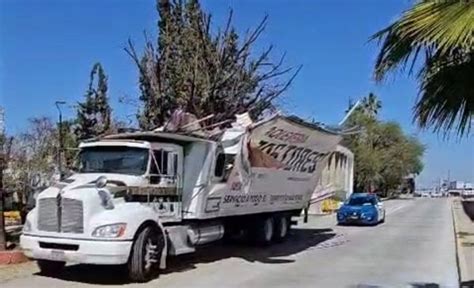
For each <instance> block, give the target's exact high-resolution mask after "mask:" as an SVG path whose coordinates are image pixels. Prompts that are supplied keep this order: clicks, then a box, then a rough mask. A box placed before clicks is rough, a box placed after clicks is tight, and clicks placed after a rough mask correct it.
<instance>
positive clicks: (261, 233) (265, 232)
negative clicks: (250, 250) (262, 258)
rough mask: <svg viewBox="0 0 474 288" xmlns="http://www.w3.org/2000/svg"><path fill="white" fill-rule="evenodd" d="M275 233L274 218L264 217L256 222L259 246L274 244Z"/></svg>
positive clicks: (256, 238)
mask: <svg viewBox="0 0 474 288" xmlns="http://www.w3.org/2000/svg"><path fill="white" fill-rule="evenodd" d="M274 231H275V223H274V220H273V217H263V218H261V219H260V220H259V221H257V222H256V226H255V229H254V233H255V240H256V242H257V244H259V245H263V246H266V245H269V244H270V243H271V242H272V239H273V235H274Z"/></svg>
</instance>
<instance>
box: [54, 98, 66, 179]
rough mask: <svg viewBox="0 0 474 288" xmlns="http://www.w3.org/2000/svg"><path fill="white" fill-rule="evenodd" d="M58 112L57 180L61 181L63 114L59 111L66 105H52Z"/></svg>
mask: <svg viewBox="0 0 474 288" xmlns="http://www.w3.org/2000/svg"><path fill="white" fill-rule="evenodd" d="M54 104H55V105H56V108H57V109H58V112H59V133H58V136H59V139H58V141H59V151H58V170H59V180H63V167H62V156H63V148H64V147H63V113H62V111H61V106H60V105H64V104H66V102H64V101H56V102H55V103H54Z"/></svg>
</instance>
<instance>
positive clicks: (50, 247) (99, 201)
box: [20, 115, 341, 282]
mask: <svg viewBox="0 0 474 288" xmlns="http://www.w3.org/2000/svg"><path fill="white" fill-rule="evenodd" d="M340 140H341V135H340V134H339V133H337V132H334V131H330V130H327V129H325V128H323V127H321V126H319V125H315V124H309V123H305V122H303V121H301V120H298V119H295V118H292V117H284V116H278V115H277V116H274V117H271V118H269V119H266V120H264V121H261V122H257V123H252V124H251V125H246V126H245V125H244V126H242V125H233V127H232V128H228V129H224V130H222V131H221V132H220V133H217V134H215V133H214V134H212V135H208V136H206V137H203V136H202V135H200V136H196V135H193V134H192V133H180V132H174V133H170V132H166V131H151V132H130V133H121V134H115V135H109V136H106V137H103V138H101V139H98V140H94V141H88V142H85V143H82V144H81V145H80V154H79V167H78V169H77V171H76V173H74V174H73V175H72V176H70V177H68V178H66V179H64V180H62V181H59V182H58V183H55V184H54V185H52V186H51V187H48V188H47V189H46V190H44V191H42V192H41V193H39V194H38V196H37V199H36V207H35V208H34V209H33V210H32V211H31V212H30V213H29V214H28V216H27V219H26V223H25V225H24V230H23V235H22V236H21V239H20V243H21V247H22V248H23V251H24V253H25V255H27V256H28V257H30V258H32V259H35V260H37V263H38V266H39V268H40V269H41V271H42V272H43V273H45V274H49V275H54V274H55V273H58V272H59V271H60V270H61V269H62V268H63V267H64V265H65V263H68V262H71V263H85V264H103V265H127V266H126V267H127V269H128V273H129V276H130V278H131V280H133V281H137V282H143V281H147V280H149V279H150V278H152V277H154V276H155V275H156V273H157V272H158V271H159V269H160V268H164V267H165V265H166V259H167V257H169V256H172V255H180V254H185V253H192V252H194V251H195V250H196V249H198V248H199V246H200V245H203V244H207V243H210V242H213V241H217V240H220V239H222V238H224V237H234V236H235V235H245V236H246V237H249V238H250V239H251V240H252V241H253V242H255V243H258V244H260V245H269V244H271V243H273V242H280V241H283V240H285V239H286V238H287V236H288V231H289V229H290V227H291V223H292V220H291V217H292V216H297V215H300V213H301V211H302V209H304V208H307V206H308V203H309V200H310V198H311V195H312V193H313V191H314V189H315V187H316V184H317V181H318V179H319V177H320V175H321V171H322V169H323V167H324V166H325V165H326V161H327V159H328V156H329V155H330V153H332V152H333V151H335V149H336V146H337V144H338V143H339V142H340Z"/></svg>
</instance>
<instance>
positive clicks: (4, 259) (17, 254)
mask: <svg viewBox="0 0 474 288" xmlns="http://www.w3.org/2000/svg"><path fill="white" fill-rule="evenodd" d="M26 261H28V258H27V257H26V256H25V254H23V252H22V251H20V250H14V251H0V265H8V264H18V263H23V262H26Z"/></svg>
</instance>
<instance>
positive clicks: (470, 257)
mask: <svg viewBox="0 0 474 288" xmlns="http://www.w3.org/2000/svg"><path fill="white" fill-rule="evenodd" d="M453 216H454V223H455V229H456V238H457V250H458V251H457V252H458V264H459V274H460V275H459V277H460V280H461V287H474V222H472V221H471V219H470V218H469V217H468V216H467V215H466V213H465V212H464V209H463V208H462V205H461V201H460V200H459V199H455V200H453Z"/></svg>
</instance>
